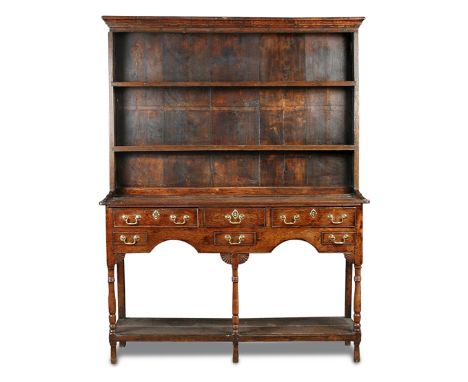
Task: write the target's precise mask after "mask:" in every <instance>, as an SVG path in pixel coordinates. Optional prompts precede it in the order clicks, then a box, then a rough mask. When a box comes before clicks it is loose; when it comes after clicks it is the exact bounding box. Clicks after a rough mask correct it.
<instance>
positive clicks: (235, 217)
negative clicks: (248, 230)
mask: <svg viewBox="0 0 468 382" xmlns="http://www.w3.org/2000/svg"><path fill="white" fill-rule="evenodd" d="M205 226H206V227H264V226H265V209H264V208H205Z"/></svg>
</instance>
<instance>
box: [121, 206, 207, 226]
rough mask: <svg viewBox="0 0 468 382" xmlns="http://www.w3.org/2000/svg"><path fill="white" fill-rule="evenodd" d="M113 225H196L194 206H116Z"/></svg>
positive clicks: (196, 212)
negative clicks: (135, 207)
mask: <svg viewBox="0 0 468 382" xmlns="http://www.w3.org/2000/svg"><path fill="white" fill-rule="evenodd" d="M113 216H114V227H131V226H133V227H151V226H157V227H197V226H198V210H197V209H196V208H145V209H129V208H118V209H114V211H113Z"/></svg>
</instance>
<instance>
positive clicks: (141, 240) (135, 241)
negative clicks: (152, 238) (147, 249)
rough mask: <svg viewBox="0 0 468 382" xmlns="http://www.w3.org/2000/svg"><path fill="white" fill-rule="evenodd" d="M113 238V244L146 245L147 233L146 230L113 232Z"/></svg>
mask: <svg viewBox="0 0 468 382" xmlns="http://www.w3.org/2000/svg"><path fill="white" fill-rule="evenodd" d="M113 240H114V243H115V244H120V245H125V246H128V247H139V246H144V245H146V243H147V242H148V235H147V233H146V232H118V233H114V234H113Z"/></svg>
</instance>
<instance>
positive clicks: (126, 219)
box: [122, 215, 141, 225]
mask: <svg viewBox="0 0 468 382" xmlns="http://www.w3.org/2000/svg"><path fill="white" fill-rule="evenodd" d="M122 219H123V220H124V221H125V224H127V225H137V224H138V222H139V221H140V219H141V215H135V218H134V219H133V221H131V220H130V216H128V215H122Z"/></svg>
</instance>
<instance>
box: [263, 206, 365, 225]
mask: <svg viewBox="0 0 468 382" xmlns="http://www.w3.org/2000/svg"><path fill="white" fill-rule="evenodd" d="M355 220H356V210H355V208H352V207H351V208H331V207H317V208H315V207H291V208H273V209H272V210H271V226H272V227H337V226H341V227H354V225H355Z"/></svg>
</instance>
